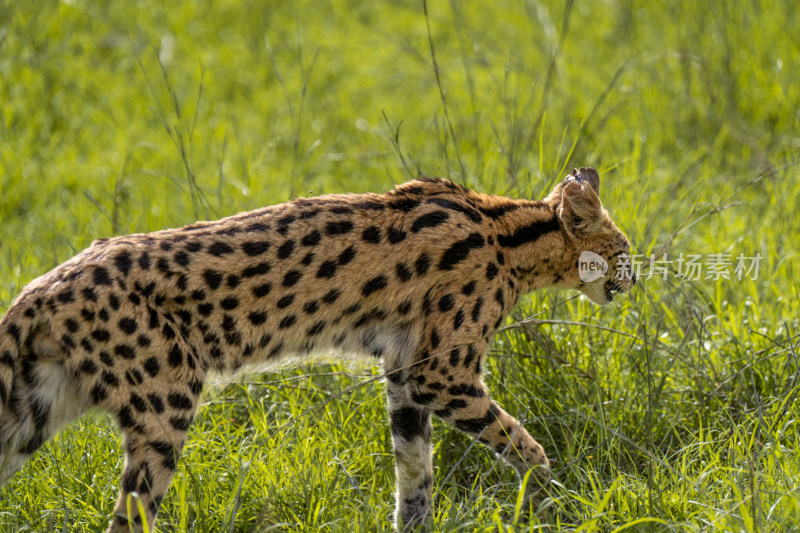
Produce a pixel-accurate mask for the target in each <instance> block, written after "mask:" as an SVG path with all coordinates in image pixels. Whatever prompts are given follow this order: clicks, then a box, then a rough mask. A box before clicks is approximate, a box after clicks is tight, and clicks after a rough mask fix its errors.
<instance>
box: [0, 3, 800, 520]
mask: <svg viewBox="0 0 800 533" xmlns="http://www.w3.org/2000/svg"><path fill="white" fill-rule="evenodd" d="M427 7H428V10H427V11H428V12H427V16H426V13H425V12H424V10H423V6H422V4H421V3H420V2H418V1H399V2H364V1H358V0H331V1H319V0H318V1H313V2H310V1H306V0H297V1H294V2H285V1H281V2H279V1H273V2H256V1H252V0H238V1H234V0H218V1H206V0H198V1H194V2H182V3H171V2H166V3H165V2H156V1H152V0H141V1H137V2H93V1H89V0H63V1H60V2H57V1H40V0H32V1H28V2H16V1H13V0H4V1H3V2H2V3H0V309H5V308H7V307H8V305H9V304H10V303H11V301H12V299H13V298H14V297H15V295H16V294H17V293H18V292H19V290H20V289H21V288H22V287H23V286H24V285H25V284H26V283H27V282H28V281H30V280H31V279H33V278H35V277H36V276H38V275H40V274H42V273H44V272H46V271H47V270H49V269H50V268H52V267H54V266H55V265H57V264H59V263H61V262H62V261H64V260H66V259H67V258H69V257H70V256H72V255H73V254H74V253H75V252H77V251H78V250H80V249H82V248H84V247H85V246H87V245H88V244H89V243H90V242H91V241H92V240H93V239H95V238H98V237H108V236H111V235H117V234H124V233H130V232H145V231H151V230H156V229H161V228H166V227H172V226H177V225H182V224H186V223H189V222H192V221H194V220H196V219H198V218H203V219H209V218H216V217H219V216H224V215H229V214H233V213H236V212H239V211H242V210H248V209H252V208H255V207H257V206H263V205H267V204H272V203H277V202H281V201H285V200H287V199H290V198H293V197H296V196H308V195H315V194H320V193H328V192H361V191H381V190H385V189H388V188H391V187H392V185H393V184H396V183H400V182H402V181H404V180H406V179H408V178H409V177H413V176H416V175H417V174H418V173H424V174H426V175H440V176H447V177H450V178H451V179H454V180H456V181H458V182H460V183H464V184H466V185H468V186H470V187H473V188H476V189H478V190H482V191H487V192H492V193H498V194H505V195H509V196H513V197H533V198H536V197H541V196H543V195H544V194H546V193H547V192H548V190H549V187H550V186H551V185H552V184H553V183H555V182H556V180H559V179H561V178H562V177H563V176H564V175H565V174H566V173H567V172H569V171H570V170H571V169H572V167H576V166H583V165H592V166H595V167H596V168H598V169H599V171H600V176H601V198H602V199H603V202H604V205H605V206H606V207H607V209H608V210H609V211H610V212H611V213H612V216H613V217H614V218H615V219H616V220H617V221H618V223H619V225H620V226H621V227H622V228H624V230H625V231H626V232H627V234H628V235H629V237H630V238H631V239H632V241H633V242H634V243H635V247H636V251H637V252H638V253H641V254H646V255H648V256H649V255H650V254H655V255H656V257H661V258H662V259H663V258H664V257H663V254H666V258H668V259H672V260H674V259H676V258H677V257H678V256H679V254H681V253H683V254H702V255H703V258H704V259H705V258H707V256H708V255H709V254H714V253H722V254H730V255H731V260H732V262H734V263H735V259H736V256H737V255H738V254H740V253H741V254H744V255H745V256H748V257H750V256H755V255H756V254H760V255H761V257H762V259H761V262H760V265H759V267H760V268H759V273H758V278H757V279H755V280H751V279H744V280H741V281H738V280H736V279H731V280H727V279H717V280H715V279H700V280H691V279H682V278H681V277H680V276H679V275H678V272H677V268H676V263H674V262H673V263H672V265H673V270H671V271H670V272H669V274H668V275H667V276H666V279H662V278H661V277H653V278H651V279H648V280H645V281H643V282H641V283H640V284H639V285H638V286H637V287H636V289H635V290H633V291H632V292H631V293H630V295H629V296H626V297H621V298H617V299H616V300H615V302H614V303H613V304H612V305H610V306H606V307H603V308H598V307H595V306H592V305H591V304H589V303H588V302H587V301H585V300H584V299H582V298H581V299H575V300H572V301H569V302H568V303H563V302H564V300H565V299H566V298H568V297H569V296H572V294H568V293H557V292H543V293H538V294H534V295H531V296H529V297H525V298H523V299H522V301H521V302H520V305H519V306H518V307H517V309H516V311H515V313H514V315H513V316H512V317H511V319H509V324H511V323H513V322H515V321H518V320H520V319H522V318H524V317H527V316H531V315H534V314H537V313H540V312H542V311H545V310H548V311H547V312H545V313H544V314H541V315H539V316H538V317H537V318H538V319H540V320H546V321H551V322H547V323H532V324H527V325H525V326H521V327H514V328H511V329H508V330H506V331H504V332H503V333H501V334H500V335H499V336H498V337H497V339H496V343H495V344H494V345H493V346H492V349H491V352H492V354H493V356H494V357H492V358H490V360H489V362H488V365H487V376H486V381H487V383H488V386H489V388H490V389H491V390H492V392H493V395H494V396H495V397H496V398H497V399H498V400H499V401H500V403H501V404H502V405H504V406H505V407H506V409H507V410H509V411H510V412H511V413H513V414H515V415H516V416H518V417H519V418H521V419H523V420H525V421H526V426H527V428H528V429H529V431H530V432H531V434H533V435H534V436H535V437H536V438H537V439H538V440H539V442H541V443H542V444H543V445H544V447H545V449H546V450H547V451H548V454H549V456H550V457H551V459H552V461H553V467H554V471H555V473H556V478H557V480H558V482H559V483H560V485H561V486H562V487H563V490H562V491H561V493H560V494H558V495H557V497H556V498H555V500H554V501H553V502H551V504H550V506H549V510H548V511H547V512H545V513H542V514H540V515H539V516H537V517H533V518H531V519H530V520H528V521H527V522H524V521H522V520H517V519H516V518H517V517H516V512H515V511H516V508H515V505H516V502H517V489H516V481H515V479H514V476H513V475H512V473H511V471H510V470H509V469H508V468H505V467H504V466H503V465H502V464H499V463H498V462H497V460H496V459H495V457H494V456H493V455H492V454H491V453H489V452H488V451H487V450H485V449H483V448H482V447H481V446H475V445H472V444H471V443H470V441H469V439H467V438H465V437H463V436H462V435H460V434H457V433H456V432H455V431H451V430H450V429H448V428H446V427H444V426H443V425H441V424H438V425H436V426H435V428H434V429H435V434H436V435H435V442H436V448H435V454H436V455H435V460H434V464H435V468H436V475H435V481H434V489H435V497H436V505H435V517H434V520H435V528H436V530H440V531H510V530H518V531H522V530H531V531H586V532H594V531H602V532H616V531H622V530H626V531H681V532H682V531H748V532H755V531H792V530H797V528H798V527H800V453H799V452H798V447H800V433H799V432H798V428H797V421H798V418H800V406H799V405H798V402H797V396H798V391H799V390H800V384H799V383H798V381H799V380H798V378H800V359H798V351H800V349H798V347H797V345H798V343H799V342H800V313H799V312H798V311H799V310H800V304H798V296H799V295H798V286H799V284H798V282H797V276H798V274H800V265H799V264H798V242H800V212H799V211H798V208H797V206H798V205H800V181H799V179H800V166H796V165H797V163H798V161H799V160H800V111H798V110H800V74H798V73H800V44H798V43H800V41H798V39H797V28H798V27H800V5H799V4H797V3H796V2H792V1H789V0H787V1H778V0H763V1H760V2H758V1H752V2H744V1H742V2H660V1H656V2H633V1H632V0H606V1H599V0H598V1H584V0H579V1H575V2H571V1H567V2H556V1H541V2H540V1H538V0H527V1H516V2H512V1H506V0H499V1H497V2H472V1H469V2H458V1H456V0H453V1H451V2H443V1H436V2H430V3H429V5H428V6H427ZM703 278H705V271H704V272H703ZM573 323H578V324H573ZM377 373H378V369H376V368H365V367H358V366H355V367H353V366H339V365H333V366H322V367H316V368H311V367H304V368H301V369H298V370H286V371H283V372H279V373H275V374H268V375H263V376H249V377H247V378H246V379H244V380H239V381H235V382H233V383H224V384H221V385H220V386H218V387H216V388H211V389H209V390H208V391H207V392H206V393H205V396H204V398H205V403H206V404H207V405H206V406H205V408H204V409H203V410H202V411H201V413H200V416H199V417H198V419H197V421H196V423H195V425H194V427H193V429H192V431H191V433H190V438H189V441H188V445H187V447H186V449H185V455H184V457H183V459H182V460H181V462H180V468H179V471H178V473H177V475H176V478H175V482H174V484H173V486H172V489H171V490H170V492H169V493H168V495H167V498H166V500H165V503H164V506H163V507H162V512H161V514H160V519H161V520H160V526H161V527H160V530H162V531H198V532H212V531H213V532H216V531H268V530H269V531H272V530H285V531H317V530H325V531H348V532H353V531H376V530H386V529H389V528H390V522H389V517H390V515H391V512H392V508H393V483H394V474H393V461H392V456H391V442H390V434H389V426H388V422H387V420H386V415H385V408H384V399H383V389H384V387H383V385H382V384H381V383H372V382H369V380H370V378H371V377H373V376H376V375H377ZM348 387H354V388H353V389H352V390H349V391H348V392H346V393H345V394H341V392H342V391H343V390H345V389H347V388H348ZM121 465H122V453H121V450H120V442H119V436H118V434H117V432H116V428H115V426H114V423H113V421H112V419H111V418H110V417H109V416H106V415H104V414H99V413H96V414H93V415H89V416H87V417H84V418H83V419H81V420H80V421H78V422H76V423H75V424H73V425H72V426H70V428H69V429H68V430H66V431H64V432H62V433H61V434H60V435H59V436H58V437H57V438H56V439H55V440H53V441H52V442H50V443H49V444H48V445H46V446H45V447H44V448H43V449H42V450H41V451H40V452H39V453H38V454H37V455H35V456H34V458H33V459H32V460H31V461H30V462H29V463H28V464H27V465H26V466H25V468H24V469H23V470H21V471H20V472H19V473H18V474H17V475H16V477H15V478H13V480H12V482H11V483H10V484H9V485H7V486H6V487H5V488H3V489H2V491H0V530H2V531H48V530H52V531H56V530H58V531H99V530H103V529H104V528H105V526H106V524H107V521H108V518H109V516H110V514H111V513H112V511H113V506H114V502H115V500H116V493H117V486H118V479H119V476H120V473H121Z"/></svg>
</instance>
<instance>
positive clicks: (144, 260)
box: [137, 252, 150, 270]
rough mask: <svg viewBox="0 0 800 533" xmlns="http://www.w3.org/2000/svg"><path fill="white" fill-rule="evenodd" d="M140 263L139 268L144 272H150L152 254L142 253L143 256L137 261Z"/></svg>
mask: <svg viewBox="0 0 800 533" xmlns="http://www.w3.org/2000/svg"><path fill="white" fill-rule="evenodd" d="M137 262H138V263H139V268H141V269H142V270H149V269H150V254H148V253H147V252H142V255H140V256H139V259H138V260H137Z"/></svg>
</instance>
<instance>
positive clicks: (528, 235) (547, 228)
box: [497, 214, 560, 248]
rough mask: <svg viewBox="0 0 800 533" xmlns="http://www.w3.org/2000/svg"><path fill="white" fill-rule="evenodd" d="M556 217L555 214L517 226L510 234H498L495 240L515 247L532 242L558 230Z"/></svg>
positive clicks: (503, 244)
mask: <svg viewBox="0 0 800 533" xmlns="http://www.w3.org/2000/svg"><path fill="white" fill-rule="evenodd" d="M559 230H560V228H559V225H558V218H557V217H556V216H555V214H554V215H553V216H552V217H551V218H550V219H548V220H544V221H541V222H533V223H532V224H528V225H527V226H525V227H522V228H519V229H518V230H517V231H515V232H514V233H512V234H510V235H498V236H497V242H498V244H500V246H504V247H506V248H517V247H519V246H522V245H523V244H527V243H529V242H533V241H536V240H538V239H539V238H541V237H542V236H543V235H546V234H548V233H551V232H554V231H559Z"/></svg>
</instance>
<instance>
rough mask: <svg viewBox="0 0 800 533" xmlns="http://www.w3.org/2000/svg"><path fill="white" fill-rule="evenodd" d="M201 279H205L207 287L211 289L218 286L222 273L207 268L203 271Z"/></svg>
mask: <svg viewBox="0 0 800 533" xmlns="http://www.w3.org/2000/svg"><path fill="white" fill-rule="evenodd" d="M203 280H205V282H206V285H208V288H209V289H211V290H212V291H213V290H216V289H217V288H219V286H220V284H221V283H222V274H220V273H219V272H217V271H216V270H211V269H210V268H209V269H206V270H205V271H204V272H203Z"/></svg>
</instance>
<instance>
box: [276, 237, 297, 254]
mask: <svg viewBox="0 0 800 533" xmlns="http://www.w3.org/2000/svg"><path fill="white" fill-rule="evenodd" d="M293 252H294V241H293V240H291V239H289V240H288V241H286V242H285V243H283V244H281V246H280V248H278V259H287V258H288V257H289V256H291V255H292V253H293Z"/></svg>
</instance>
